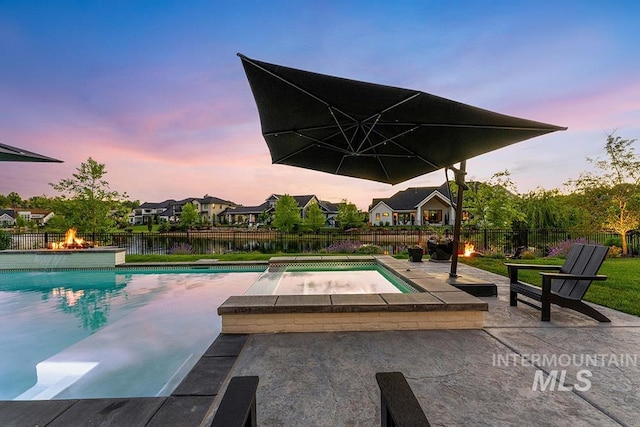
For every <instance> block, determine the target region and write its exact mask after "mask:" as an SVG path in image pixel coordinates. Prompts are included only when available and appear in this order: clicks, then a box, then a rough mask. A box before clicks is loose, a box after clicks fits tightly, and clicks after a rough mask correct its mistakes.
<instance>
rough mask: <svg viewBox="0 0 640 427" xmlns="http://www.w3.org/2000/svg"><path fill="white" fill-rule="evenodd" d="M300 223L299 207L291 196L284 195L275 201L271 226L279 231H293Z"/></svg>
mask: <svg viewBox="0 0 640 427" xmlns="http://www.w3.org/2000/svg"><path fill="white" fill-rule="evenodd" d="M301 221H302V218H300V206H298V202H296V199H294V198H293V197H292V196H290V195H288V194H285V195H284V196H282V197H280V198H279V199H278V201H276V205H275V213H274V218H273V222H272V224H273V226H274V227H276V228H277V229H278V230H280V231H287V232H290V231H293V230H294V229H295V228H296V227H297V226H298V225H299V224H300V222H301Z"/></svg>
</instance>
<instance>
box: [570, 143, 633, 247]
mask: <svg viewBox="0 0 640 427" xmlns="http://www.w3.org/2000/svg"><path fill="white" fill-rule="evenodd" d="M635 142H636V140H635V139H622V138H621V137H619V136H615V135H613V134H610V135H608V136H607V142H606V143H605V147H604V148H605V152H606V155H607V158H605V159H600V158H595V159H593V158H587V161H588V162H589V163H591V164H592V165H594V166H595V168H596V169H597V170H599V173H598V172H584V173H582V174H581V175H580V177H579V178H578V179H576V180H570V181H569V182H568V185H570V186H573V187H574V188H575V189H576V190H577V191H578V192H579V193H580V194H581V195H582V196H583V200H584V201H585V202H586V204H588V206H589V209H588V211H589V212H592V213H595V214H596V215H599V218H598V220H599V222H600V224H601V226H602V227H604V228H605V229H609V230H613V231H615V232H616V233H618V234H620V237H621V239H622V253H623V254H627V253H628V249H627V239H626V236H627V233H628V232H629V231H631V230H635V229H636V228H638V226H640V158H639V157H638V155H637V154H635V152H634V147H633V144H634V143H635Z"/></svg>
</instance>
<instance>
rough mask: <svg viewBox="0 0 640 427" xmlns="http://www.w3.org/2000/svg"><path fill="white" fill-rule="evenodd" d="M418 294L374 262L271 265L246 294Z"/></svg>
mask: <svg viewBox="0 0 640 427" xmlns="http://www.w3.org/2000/svg"><path fill="white" fill-rule="evenodd" d="M410 292H417V291H416V290H415V289H414V288H412V287H411V286H409V285H408V284H407V283H405V282H404V281H402V280H401V279H400V278H398V277H396V276H395V275H394V274H393V273H391V272H390V271H389V270H387V269H385V268H384V267H381V266H379V265H377V264H375V263H359V264H354V263H295V264H275V265H271V266H270V267H269V269H268V270H267V271H265V273H264V274H263V275H261V276H260V278H259V279H258V280H257V281H256V282H255V283H254V284H253V285H252V286H251V287H250V288H249V289H248V290H247V292H246V295H322V294H324V295H326V294H384V293H410Z"/></svg>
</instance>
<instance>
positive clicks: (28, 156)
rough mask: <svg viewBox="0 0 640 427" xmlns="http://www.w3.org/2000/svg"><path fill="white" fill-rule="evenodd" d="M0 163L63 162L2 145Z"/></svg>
mask: <svg viewBox="0 0 640 427" xmlns="http://www.w3.org/2000/svg"><path fill="white" fill-rule="evenodd" d="M0 162H55V163H62V160H58V159H54V158H51V157H47V156H43V155H42V154H37V153H32V152H31V151H27V150H23V149H21V148H17V147H12V146H10V145H6V144H0Z"/></svg>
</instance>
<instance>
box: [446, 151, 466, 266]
mask: <svg viewBox="0 0 640 427" xmlns="http://www.w3.org/2000/svg"><path fill="white" fill-rule="evenodd" d="M466 169H467V161H466V160H463V161H461V162H460V167H459V169H453V172H454V173H455V181H456V184H457V185H458V197H457V200H456V219H455V221H454V226H453V253H452V254H451V271H450V272H449V277H458V250H459V248H460V225H461V223H462V199H463V196H464V190H465V189H466V188H467V184H465V182H464V176H465V175H466V173H467V172H466Z"/></svg>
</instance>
